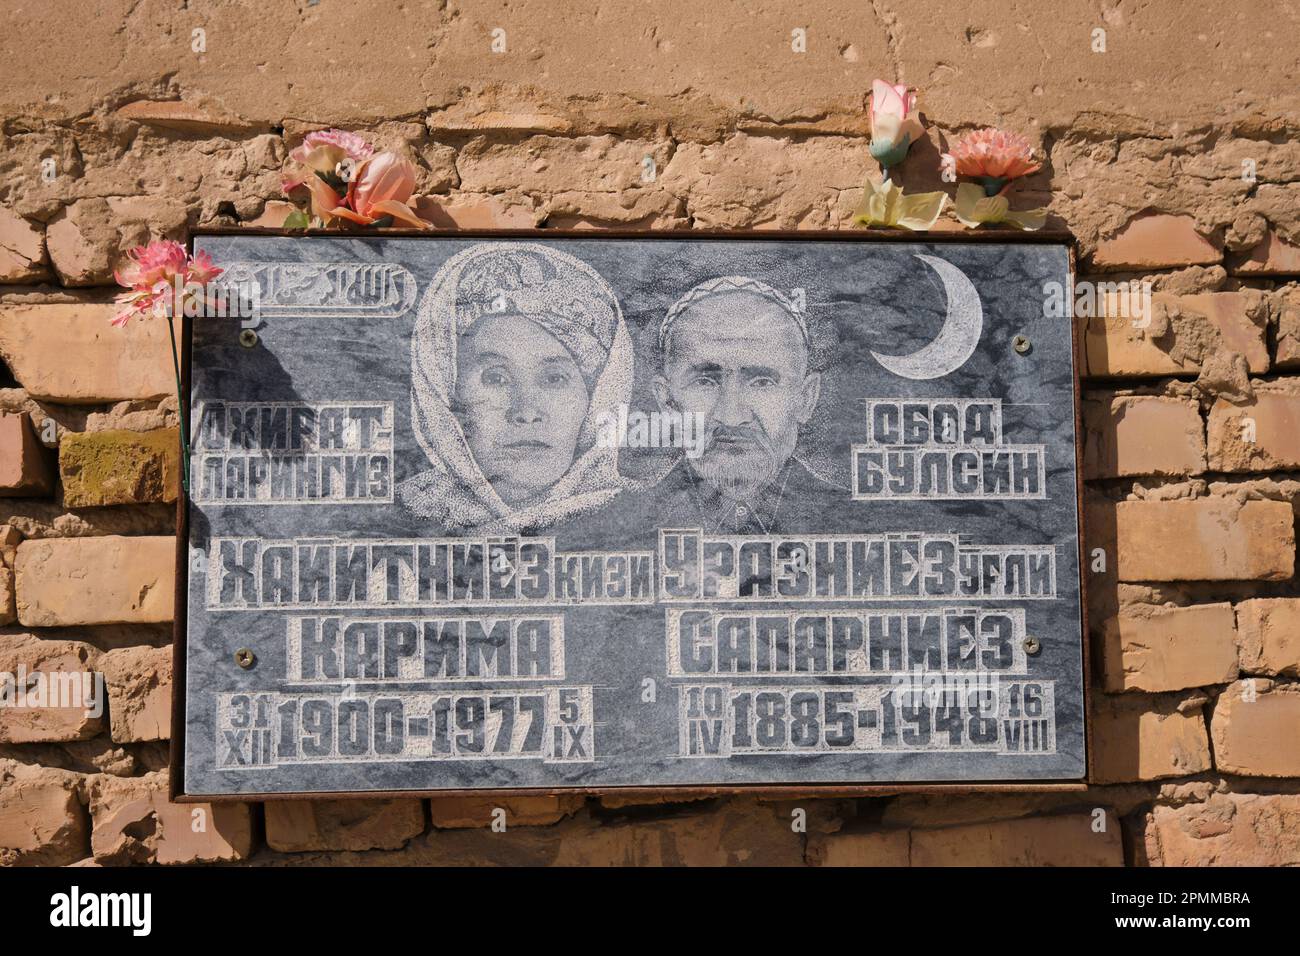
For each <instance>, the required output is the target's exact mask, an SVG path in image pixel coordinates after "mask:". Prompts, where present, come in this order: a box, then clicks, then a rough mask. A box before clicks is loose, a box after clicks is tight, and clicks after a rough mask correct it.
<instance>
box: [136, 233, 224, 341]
mask: <svg viewBox="0 0 1300 956" xmlns="http://www.w3.org/2000/svg"><path fill="white" fill-rule="evenodd" d="M127 257H128V259H129V260H130V261H129V262H128V263H127V264H126V265H125V266H123V267H122V268H121V269H118V270H116V271H115V272H114V273H113V276H114V278H116V279H117V282H118V284H119V285H123V286H126V288H127V291H126V292H122V293H120V294H119V295H118V296H117V299H116V301H117V304H118V305H120V306H122V308H121V309H120V310H119V311H118V313H117V315H115V316H114V317H113V319H112V324H113V325H116V326H123V325H126V324H127V323H128V322H130V321H131V319H132V318H134V317H135V316H142V317H143V316H148V315H151V314H154V315H156V314H158V313H159V312H160V311H164V310H165V309H166V307H167V305H168V304H171V305H172V306H173V309H174V311H179V306H180V305H181V303H178V302H176V301H175V300H176V298H177V296H179V295H181V294H182V291H183V290H187V289H188V290H189V291H190V293H191V294H192V292H193V289H194V287H195V286H200V287H201V286H205V285H207V284H208V283H209V282H211V281H212V280H213V279H216V278H217V277H218V276H220V275H221V273H222V270H221V269H219V268H218V267H217V266H215V265H213V263H212V258H211V257H210V256H209V255H208V254H207V253H206V252H199V253H196V254H195V255H194V256H192V257H191V256H190V255H189V254H188V253H187V252H186V251H185V247H184V246H182V245H181V244H180V243H179V242H172V241H171V240H169V239H160V240H158V241H156V242H151V243H149V244H148V245H146V246H136V247H135V248H134V249H132V250H131V251H130V252H128V253H127ZM167 314H168V317H170V316H171V314H172V313H171V312H168V313H167Z"/></svg>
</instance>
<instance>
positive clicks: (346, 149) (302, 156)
mask: <svg viewBox="0 0 1300 956" xmlns="http://www.w3.org/2000/svg"><path fill="white" fill-rule="evenodd" d="M374 152H375V148H374V147H373V146H371V145H370V144H369V143H367V142H366V141H365V140H364V139H362V138H361V137H360V136H358V135H357V134H356V133H349V132H348V131H347V130H342V129H322V130H317V131H315V132H313V133H308V134H307V135H306V136H305V137H303V141H302V145H300V146H298V147H297V148H296V149H293V150H291V151H290V152H289V167H288V169H287V170H286V171H285V173H284V177H283V179H282V180H281V183H280V185H281V188H282V189H283V190H284V192H285V193H286V194H288V193H289V192H291V191H292V190H294V189H296V188H297V187H299V186H301V185H302V184H303V183H306V182H308V179H309V177H311V176H312V175H313V174H314V173H323V174H324V175H327V176H330V175H334V174H335V170H337V169H338V165H339V163H341V162H343V161H344V160H348V161H350V162H351V164H352V165H353V166H356V165H358V164H360V163H361V161H362V160H365V159H369V158H370V157H371V156H373V155H374Z"/></svg>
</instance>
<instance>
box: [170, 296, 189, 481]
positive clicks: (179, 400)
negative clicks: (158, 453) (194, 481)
mask: <svg viewBox="0 0 1300 956" xmlns="http://www.w3.org/2000/svg"><path fill="white" fill-rule="evenodd" d="M167 332H168V335H167V338H168V340H169V341H170V342H171V344H172V370H173V371H174V372H175V373H176V414H177V416H178V417H179V418H180V422H181V486H182V487H183V488H184V489H185V494H186V495H188V494H189V493H190V429H189V423H188V422H187V421H186V414H185V412H186V408H185V405H186V403H185V399H184V397H183V396H182V395H181V359H180V356H179V355H178V354H177V353H176V325H175V322H174V320H173V318H172V314H171V313H170V312H168V313H167Z"/></svg>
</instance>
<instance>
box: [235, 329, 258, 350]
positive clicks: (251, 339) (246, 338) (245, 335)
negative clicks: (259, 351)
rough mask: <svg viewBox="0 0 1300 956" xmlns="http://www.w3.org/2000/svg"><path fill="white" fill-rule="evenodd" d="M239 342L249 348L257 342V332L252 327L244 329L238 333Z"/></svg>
mask: <svg viewBox="0 0 1300 956" xmlns="http://www.w3.org/2000/svg"><path fill="white" fill-rule="evenodd" d="M239 344H240V345H242V346H243V347H244V348H246V349H251V348H252V347H253V346H254V345H256V344H257V333H256V332H254V331H253V330H252V329H244V330H243V331H242V332H240V333H239Z"/></svg>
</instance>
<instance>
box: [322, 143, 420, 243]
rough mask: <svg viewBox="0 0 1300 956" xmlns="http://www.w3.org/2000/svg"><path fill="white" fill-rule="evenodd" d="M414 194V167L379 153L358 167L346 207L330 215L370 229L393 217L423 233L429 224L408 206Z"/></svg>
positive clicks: (335, 209)
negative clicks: (371, 226)
mask: <svg viewBox="0 0 1300 956" xmlns="http://www.w3.org/2000/svg"><path fill="white" fill-rule="evenodd" d="M414 191H415V164H414V163H412V162H411V161H410V160H406V159H402V157H400V156H398V155H397V154H396V153H379V154H377V155H375V156H372V157H370V158H369V159H366V160H363V161H362V162H361V164H360V165H358V166H357V168H356V175H355V176H353V178H352V182H350V183H349V184H348V195H347V203H346V205H341V206H336V207H335V208H334V209H332V210H331V211H330V214H331V215H333V216H337V217H338V218H340V219H347V220H350V221H351V222H356V223H360V224H362V225H367V226H368V225H370V224H371V223H373V222H376V221H377V220H379V219H381V218H382V217H384V216H392V217H393V218H394V219H400V220H401V221H402V222H405V223H409V224H410V225H412V226H415V227H417V228H421V229H422V228H424V227H425V226H427V225H428V223H427V222H425V221H424V220H423V219H421V218H420V217H419V216H417V215H416V214H415V212H414V210H412V209H411V208H410V207H409V206H408V205H407V202H408V201H409V200H410V198H411V193H412V192H414Z"/></svg>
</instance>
